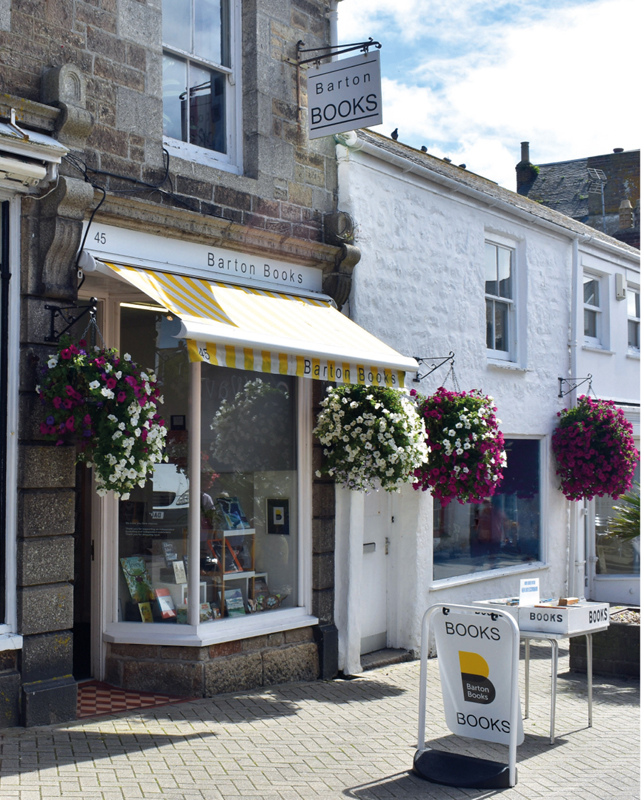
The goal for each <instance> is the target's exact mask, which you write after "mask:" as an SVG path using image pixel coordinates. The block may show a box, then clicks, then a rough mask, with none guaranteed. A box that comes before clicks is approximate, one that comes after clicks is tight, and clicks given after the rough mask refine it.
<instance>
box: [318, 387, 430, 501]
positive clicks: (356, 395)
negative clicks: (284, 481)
mask: <svg viewBox="0 0 643 800" xmlns="http://www.w3.org/2000/svg"><path fill="white" fill-rule="evenodd" d="M321 406H322V410H321V413H320V414H319V417H318V418H317V427H316V428H315V430H314V433H315V435H316V436H317V438H318V439H319V441H320V442H321V444H322V445H323V446H324V456H325V461H324V466H323V469H322V470H321V471H318V472H317V476H318V477H321V475H322V472H323V473H324V474H326V475H328V476H330V477H332V478H334V479H335V482H336V483H341V484H343V485H344V486H345V487H346V488H347V489H353V490H357V491H362V492H367V491H370V490H372V489H377V488H379V487H381V488H382V489H385V490H386V491H387V492H392V491H396V490H397V489H399V487H400V486H401V485H402V484H404V483H408V482H411V483H413V482H414V481H415V480H416V478H415V476H414V472H415V470H417V469H418V468H419V467H420V466H421V465H422V464H423V463H424V462H425V461H426V459H427V455H428V449H427V446H426V430H425V428H424V423H423V422H422V419H421V418H420V416H419V414H418V413H417V411H416V409H415V406H414V404H413V403H412V402H411V400H410V398H409V397H407V396H406V395H405V394H404V393H403V392H401V391H400V390H397V389H387V388H384V387H379V386H355V385H352V384H347V385H342V386H335V387H329V388H328V390H327V395H326V397H325V398H324V399H323V400H322V402H321Z"/></svg>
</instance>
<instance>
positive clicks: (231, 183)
mask: <svg viewBox="0 0 643 800" xmlns="http://www.w3.org/2000/svg"><path fill="white" fill-rule="evenodd" d="M5 5H6V4H0V114H1V115H2V117H3V118H4V117H8V116H9V112H10V109H15V110H16V118H17V121H18V123H19V124H21V125H23V126H25V127H26V128H28V129H31V130H37V131H41V132H43V133H46V134H48V135H50V136H54V137H55V138H57V139H58V140H59V141H60V142H61V143H63V144H65V145H66V146H67V147H68V148H69V149H70V150H71V154H72V156H73V157H74V162H75V163H73V164H72V163H71V161H70V160H65V161H63V164H62V165H61V170H60V172H61V177H60V179H59V181H58V183H57V185H56V186H55V187H47V191H49V189H51V192H50V193H49V194H48V195H47V197H44V194H45V190H43V191H41V192H40V194H41V195H43V199H40V200H35V199H31V198H29V197H24V198H23V199H22V220H21V259H22V263H21V271H20V281H21V309H20V313H21V327H20V385H19V391H20V400H19V402H20V431H19V435H20V444H19V477H18V485H17V487H16V488H17V492H18V531H17V534H18V563H17V583H18V596H17V609H18V632H19V633H21V634H22V635H23V636H24V641H23V649H22V651H8V652H6V653H0V656H1V658H0V727H3V726H8V725H15V724H16V723H17V722H18V721H21V722H22V723H23V724H27V725H31V724H44V723H52V722H57V721H61V720H65V719H73V718H74V716H75V708H76V684H75V682H74V680H73V677H72V670H73V657H72V656H73V642H72V638H73V637H72V627H73V624H74V614H73V585H72V582H73V579H74V527H75V516H74V515H75V494H76V484H75V481H76V478H75V470H74V455H75V454H74V450H73V448H71V447H68V446H62V447H55V446H54V445H52V444H51V443H49V442H45V441H44V440H43V439H42V437H41V435H40V432H39V426H40V422H41V421H42V416H43V412H42V407H41V405H40V403H39V401H38V398H37V394H36V392H35V387H36V385H37V384H38V382H39V379H40V370H41V369H42V365H44V364H45V363H46V361H47V357H48V355H49V353H50V352H52V347H53V345H48V344H46V343H45V336H46V335H47V333H48V330H49V313H48V312H47V310H46V309H45V308H44V306H45V305H46V304H51V303H52V302H55V303H58V304H60V305H63V306H65V305H71V304H72V303H73V302H74V301H75V300H76V298H77V285H78V277H77V270H76V254H77V251H78V248H79V245H80V241H81V233H82V223H83V221H84V220H86V219H88V218H89V216H90V214H91V212H92V210H93V209H95V208H96V206H97V205H98V203H99V201H100V200H101V198H102V196H103V190H104V191H105V193H106V197H105V199H104V202H103V203H102V205H101V208H100V211H99V212H98V213H97V214H96V216H95V217H94V219H95V221H97V222H98V221H102V222H104V223H108V224H110V225H115V226H122V227H125V228H129V229H133V230H140V231H146V232H150V233H154V234H157V235H158V234H161V235H166V236H171V237H173V238H179V239H186V240H190V241H194V242H199V243H202V244H210V245H211V246H220V247H225V248H230V249H237V250H241V251H243V252H253V253H270V254H271V255H272V256H273V257H277V258H283V259H285V260H287V261H291V262H293V263H299V264H303V265H308V266H316V267H321V268H322V269H323V270H324V272H325V273H328V272H332V271H333V270H335V269H336V266H337V265H336V261H337V259H336V255H337V251H338V248H337V247H335V246H330V245H327V244H324V242H323V233H322V231H323V225H322V223H323V217H324V215H325V214H328V213H330V212H333V211H334V210H335V209H336V193H337V179H336V166H335V154H334V144H333V142H332V140H330V138H326V139H318V140H315V141H313V142H309V141H308V137H307V134H306V130H305V121H306V117H305V115H306V109H305V106H306V86H305V77H306V74H305V70H302V72H301V75H300V76H299V77H300V80H301V83H300V85H299V86H298V83H297V82H298V71H297V69H296V67H294V66H293V65H292V63H291V61H292V60H293V59H296V47H297V42H298V41H299V40H303V41H305V43H306V46H307V47H315V46H321V45H324V44H327V42H328V36H329V27H328V18H327V12H328V9H329V5H330V4H329V0H244V2H243V3H242V4H241V5H242V20H241V37H242V69H241V78H242V109H241V116H242V145H241V148H242V155H243V158H242V168H241V169H240V170H238V171H237V172H238V174H236V173H235V172H234V171H226V170H225V169H220V168H217V167H216V166H205V165H203V164H200V163H196V162H195V161H193V160H190V159H188V158H178V157H175V156H172V157H171V158H169V161H168V160H167V157H166V154H165V153H164V147H163V130H162V126H163V121H162V105H163V103H162V40H161V35H162V2H161V0H91V2H84V1H83V0H48V2H47V3H44V4H42V3H38V2H33V0H13V2H12V3H11V5H10V7H9V6H7V7H6V8H5ZM298 103H301V105H302V107H303V108H302V109H299V107H298ZM89 181H91V183H90V182H89ZM92 184H93V185H92ZM157 184H158V186H157ZM155 186H157V188H154V187H155ZM331 489H332V486H328V485H326V484H325V483H324V482H316V484H315V487H314V490H313V492H314V501H313V502H314V509H315V510H314V521H313V527H314V534H313V535H314V546H313V549H314V564H313V575H314V578H313V581H314V587H313V593H314V600H313V605H314V613H315V614H317V615H318V616H319V618H320V621H321V622H322V626H321V627H320V630H318V631H316V633H315V637H316V638H315V637H313V634H312V633H311V632H310V631H308V633H307V634H306V638H305V639H303V640H300V639H297V638H296V637H297V636H299V635H300V633H299V632H297V631H294V632H292V634H279V635H277V638H276V639H275V638H274V637H272V638H270V640H269V641H268V640H266V641H265V642H264V641H259V640H251V642H252V644H247V645H246V644H240V645H237V643H233V644H232V645H231V647H232V650H231V651H230V652H229V653H226V655H222V653H219V652H217V653H211V652H210V650H208V651H207V657H206V655H204V654H203V652H201V653H199V654H198V655H194V656H193V654H189V653H187V651H186V649H185V648H156V649H154V648H152V650H154V652H153V653H152V651H151V650H150V651H149V652H148V651H147V650H141V649H140V648H139V649H138V650H137V651H136V652H135V651H134V650H132V649H131V648H130V649H128V648H127V647H125V646H121V645H112V647H111V650H110V655H109V659H108V680H109V679H112V680H114V681H115V682H117V683H118V684H119V685H123V686H127V687H131V688H135V687H138V688H145V689H149V688H151V687H152V686H156V685H158V686H166V687H169V686H170V685H171V686H172V689H173V692H176V691H177V686H179V687H181V692H183V691H185V693H187V694H198V695H205V694H208V693H215V692H219V691H231V690H232V689H233V688H235V686H236V685H239V686H242V687H243V688H249V686H250V685H256V686H258V685H269V684H271V683H275V682H281V681H283V680H298V679H302V678H306V679H310V678H314V677H316V676H317V674H318V673H319V669H320V667H319V660H318V656H317V651H318V646H317V644H316V641H322V642H327V645H326V646H325V648H324V645H323V644H322V645H320V648H319V649H320V650H321V651H323V652H324V653H325V658H326V661H325V664H326V666H325V667H324V668H323V669H322V672H323V673H324V674H331V673H332V672H333V640H334V636H335V633H336V632H334V626H333V624H332V622H333V603H332V597H333V589H332V575H333V567H332V564H333V554H332V550H333V523H332V518H333V514H334V508H333V502H334V501H333V498H332V492H331ZM324 626H326V627H324ZM322 629H323V630H322ZM320 631H321V633H320ZM293 636H294V637H295V638H292V637H293ZM279 637H281V639H279ZM320 637H321V638H320ZM260 639H262V637H260ZM237 646H238V647H239V648H240V649H238V650H236V649H235V648H236V647H237ZM128 647H129V646H128ZM119 648H120V649H119ZM226 659H228V661H226ZM335 661H336V658H335ZM242 662H243V668H241V664H242ZM214 663H217V664H218V665H219V666H218V667H217V668H216V669H215V668H214V667H213V666H212V664H214ZM150 664H154V665H153V666H152V667H150V666H149V665H150ZM242 676H244V677H243V678H242ZM237 678H239V681H240V683H239V682H238V681H237ZM148 681H149V682H148ZM174 681H176V683H174ZM235 681H237V683H235ZM144 684H145V685H144Z"/></svg>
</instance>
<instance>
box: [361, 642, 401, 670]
mask: <svg viewBox="0 0 643 800" xmlns="http://www.w3.org/2000/svg"><path fill="white" fill-rule="evenodd" d="M412 660H413V656H412V655H411V653H409V652H408V650H395V649H393V648H392V647H386V648H385V649H384V650H376V651H375V652H374V653H366V654H365V655H363V656H362V657H361V659H360V661H361V663H362V669H363V670H364V672H366V671H368V670H369V669H378V668H379V667H388V666H390V665H391V664H401V663H402V662H403V661H412Z"/></svg>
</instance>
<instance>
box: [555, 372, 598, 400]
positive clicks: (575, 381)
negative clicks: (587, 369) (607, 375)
mask: <svg viewBox="0 0 643 800" xmlns="http://www.w3.org/2000/svg"><path fill="white" fill-rule="evenodd" d="M565 383H566V384H567V385H568V386H569V389H568V390H567V391H566V392H563V384H565ZM584 383H587V384H589V385H588V387H587V391H588V392H591V391H592V375H591V374H588V375H587V377H586V378H559V379H558V396H559V397H565V395H568V394H571V393H572V392H573V391H574V389H578V388H579V386H582V385H583V384H584Z"/></svg>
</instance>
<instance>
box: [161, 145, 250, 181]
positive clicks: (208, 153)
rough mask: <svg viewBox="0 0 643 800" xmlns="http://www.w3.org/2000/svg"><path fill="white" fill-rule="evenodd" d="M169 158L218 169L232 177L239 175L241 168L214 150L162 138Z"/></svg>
mask: <svg viewBox="0 0 643 800" xmlns="http://www.w3.org/2000/svg"><path fill="white" fill-rule="evenodd" d="M163 144H164V145H165V147H166V149H167V151H168V152H169V154H170V156H172V157H174V158H181V159H183V161H193V162H194V163H195V164H203V165H204V166H206V167H212V168H213V169H220V170H223V172H231V173H232V174H233V175H241V173H242V170H241V167H240V166H238V165H237V164H232V163H230V161H229V160H228V158H227V156H218V155H217V154H216V153H215V151H214V150H206V149H205V148H204V147H197V146H196V145H194V144H190V143H189V142H181V141H180V140H179V139H171V138H170V137H169V136H164V137H163Z"/></svg>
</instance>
